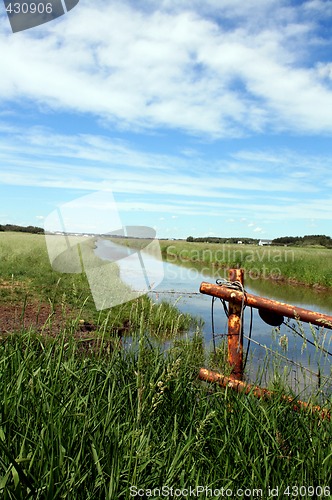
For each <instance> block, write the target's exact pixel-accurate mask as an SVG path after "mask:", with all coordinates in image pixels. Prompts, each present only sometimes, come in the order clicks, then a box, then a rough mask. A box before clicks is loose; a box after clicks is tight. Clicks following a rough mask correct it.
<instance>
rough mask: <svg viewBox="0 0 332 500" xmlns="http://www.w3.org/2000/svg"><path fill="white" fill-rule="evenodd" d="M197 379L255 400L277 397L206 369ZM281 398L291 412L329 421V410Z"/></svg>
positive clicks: (203, 369)
mask: <svg viewBox="0 0 332 500" xmlns="http://www.w3.org/2000/svg"><path fill="white" fill-rule="evenodd" d="M198 378H199V379H200V380H204V381H205V382H211V383H215V384H218V385H220V386H221V387H224V388H226V387H229V388H230V389H233V390H234V391H236V392H244V393H245V394H253V395H254V396H255V397H256V398H259V399H267V398H271V397H274V396H275V397H277V396H278V394H276V393H275V392H273V391H269V390H268V389H264V388H262V387H259V386H256V385H252V384H247V383H245V382H243V381H242V380H235V379H234V378H233V377H232V376H230V377H227V376H226V375H223V374H221V373H217V372H214V371H212V370H207V369H206V368H201V369H200V370H199V373H198ZM281 398H282V399H283V400H284V401H287V402H288V403H290V404H291V405H292V408H293V410H295V411H299V410H301V409H305V410H308V411H312V412H315V413H319V414H320V417H321V418H322V419H328V420H330V418H331V414H330V412H329V410H327V409H325V408H321V407H320V406H314V405H311V404H310V403H307V402H305V401H300V400H299V399H296V400H295V399H294V398H292V397H290V396H285V395H282V396H281Z"/></svg>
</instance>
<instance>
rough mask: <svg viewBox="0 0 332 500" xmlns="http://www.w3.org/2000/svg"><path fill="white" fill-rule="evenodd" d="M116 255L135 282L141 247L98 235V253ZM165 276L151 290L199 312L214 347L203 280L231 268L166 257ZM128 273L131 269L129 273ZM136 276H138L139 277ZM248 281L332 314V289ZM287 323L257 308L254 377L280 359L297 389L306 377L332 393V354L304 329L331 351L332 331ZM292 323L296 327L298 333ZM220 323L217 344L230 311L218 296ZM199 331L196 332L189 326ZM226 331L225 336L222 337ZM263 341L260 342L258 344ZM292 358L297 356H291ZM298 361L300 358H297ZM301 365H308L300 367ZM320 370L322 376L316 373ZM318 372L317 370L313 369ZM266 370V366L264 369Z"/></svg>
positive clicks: (251, 359)
mask: <svg viewBox="0 0 332 500" xmlns="http://www.w3.org/2000/svg"><path fill="white" fill-rule="evenodd" d="M111 249H112V256H113V259H114V255H116V262H117V264H118V265H119V267H120V276H121V277H123V281H126V283H127V284H129V285H131V286H134V285H135V281H134V282H130V279H129V281H128V278H126V276H125V275H126V273H125V270H126V263H125V261H126V257H128V255H133V254H134V253H135V252H136V251H135V250H130V249H128V248H126V247H123V246H120V245H114V243H112V242H110V241H109V240H98V241H97V245H96V250H95V253H96V255H97V256H98V257H100V258H102V259H104V260H108V259H109V255H110V250H111ZM154 264H156V263H154V262H153V258H152V259H151V257H149V261H148V265H150V266H153V265H154ZM163 272H164V278H163V280H162V281H161V282H160V283H159V284H158V285H157V286H156V287H155V288H154V289H153V291H152V292H149V295H150V297H151V298H152V300H154V301H162V300H167V301H168V302H170V303H172V304H174V305H175V306H176V307H177V308H178V309H179V310H180V311H181V312H183V313H189V314H190V315H192V316H194V317H197V318H199V319H200V320H201V321H202V326H201V330H202V334H203V336H204V341H205V345H206V346H207V347H210V348H212V346H213V335H212V318H211V302H212V297H209V296H207V295H202V294H200V293H199V287H200V284H201V282H202V281H206V282H209V283H215V282H216V279H217V278H227V271H226V270H219V273H218V274H217V273H216V272H215V271H214V270H213V268H212V267H211V269H209V268H207V267H206V266H205V267H204V268H203V269H202V268H201V269H200V268H199V267H198V266H197V265H196V266H195V265H194V264H190V263H186V265H185V266H184V265H179V263H178V262H177V261H175V259H174V258H173V259H172V262H167V261H164V262H163ZM127 275H128V273H127ZM135 279H136V278H135ZM244 280H245V282H244V287H245V289H246V291H247V292H248V293H253V294H255V295H260V296H262V297H266V298H269V299H275V300H279V301H282V302H286V303H289V304H292V305H295V306H299V307H303V308H306V309H310V310H313V311H317V312H322V313H325V314H328V315H331V316H332V294H331V293H330V292H326V291H322V290H318V289H313V288H309V287H305V286H300V285H297V286H295V285H292V284H289V283H287V282H278V281H272V280H270V279H257V280H253V279H251V280H250V279H246V277H245V278H244ZM285 322H286V323H287V325H285V324H282V325H281V326H280V328H272V327H271V326H269V325H268V324H266V323H264V321H263V320H262V319H261V318H260V316H259V314H258V311H257V310H256V309H253V311H252V336H251V338H252V341H251V342H250V349H249V356H248V366H247V372H248V374H249V378H250V379H251V380H256V379H257V377H258V376H259V373H260V370H261V369H262V367H263V366H266V363H267V361H268V363H269V364H270V365H271V363H272V364H274V365H275V364H277V367H278V368H277V369H278V370H279V372H280V371H282V372H283V371H284V372H285V373H287V375H286V376H287V380H288V382H289V383H290V385H291V386H292V387H294V390H295V389H296V388H297V389H299V386H300V387H303V386H304V385H305V383H304V380H306V381H307V382H309V380H310V384H311V385H312V384H321V387H322V388H323V390H324V393H325V394H326V393H328V394H331V389H332V382H331V366H332V365H331V360H332V356H330V355H326V354H325V353H324V352H322V351H321V350H319V349H317V348H316V347H315V346H312V345H310V344H309V343H308V342H305V340H304V339H303V338H301V337H300V336H299V334H298V333H300V334H301V335H303V336H305V337H306V338H307V339H309V340H311V341H314V340H315V337H316V339H317V340H318V343H319V344H320V345H322V346H323V347H324V348H325V349H326V350H327V351H329V352H330V353H331V352H332V331H331V330H327V329H325V330H323V329H321V328H318V327H313V326H310V325H307V324H305V323H303V324H302V325H300V326H299V325H297V324H296V322H295V321H294V320H290V321H289V322H288V320H287V318H285ZM250 323H251V318H250V308H245V311H244V335H245V339H244V349H245V350H246V349H247V348H248V345H249V341H248V339H247V338H246V336H248V334H249V330H250ZM292 328H294V329H295V331H296V332H298V333H295V332H294V331H293V330H292ZM214 329H215V334H216V335H218V336H217V337H215V341H216V344H217V345H218V344H219V343H220V342H221V339H222V337H224V336H225V334H226V333H227V316H226V314H225V311H224V308H223V306H222V303H221V301H220V300H215V302H214ZM189 334H193V332H189ZM220 335H222V337H220ZM256 342H258V343H259V344H261V346H260V345H258V344H257V343H256ZM262 346H266V347H267V348H269V349H273V351H274V352H276V353H279V355H280V356H278V355H275V354H274V355H272V354H271V353H270V351H268V350H267V349H266V348H265V347H262ZM285 358H287V359H290V360H291V361H293V363H292V362H288V361H286V359H285ZM294 363H295V364H294ZM299 365H300V366H301V367H303V369H302V368H300V367H299ZM268 371H269V370H267V371H266V370H265V375H264V377H267V378H268ZM319 371H320V374H321V379H320V381H319V377H317V376H316V375H314V374H318V373H319ZM311 372H312V373H311ZM262 373H263V371H262ZM264 382H265V383H266V382H267V380H260V383H264Z"/></svg>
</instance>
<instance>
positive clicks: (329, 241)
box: [272, 234, 332, 248]
mask: <svg viewBox="0 0 332 500" xmlns="http://www.w3.org/2000/svg"><path fill="white" fill-rule="evenodd" d="M272 245H294V246H301V247H303V246H307V245H320V246H322V247H327V248H332V238H331V237H330V236H325V234H312V235H306V236H283V237H281V238H275V239H274V240H273V241H272Z"/></svg>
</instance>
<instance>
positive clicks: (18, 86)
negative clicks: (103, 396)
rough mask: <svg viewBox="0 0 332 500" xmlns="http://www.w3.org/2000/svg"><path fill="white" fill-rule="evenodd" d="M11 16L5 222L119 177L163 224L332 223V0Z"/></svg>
mask: <svg viewBox="0 0 332 500" xmlns="http://www.w3.org/2000/svg"><path fill="white" fill-rule="evenodd" d="M0 16H1V17H0V22H1V25H0V47H1V58H0V75H1V76H0V99H1V106H0V199H1V204H0V223H2V224H3V223H16V224H23V225H28V224H32V225H42V224H43V220H44V218H46V217H47V215H48V214H49V213H50V212H52V211H53V210H54V209H55V208H56V207H57V206H59V205H61V204H63V203H66V202H68V201H71V200H75V199H76V198H79V197H81V196H84V195H86V194H90V193H94V192H98V191H107V192H110V193H113V195H114V199H115V201H116V204H117V207H118V210H119V214H120V217H121V221H122V223H123V224H124V225H126V224H127V225H136V224H139V225H147V226H151V227H154V228H155V229H156V230H157V235H158V236H159V237H174V238H186V237H187V236H189V235H192V236H202V235H212V236H241V237H243V236H248V237H249V236H251V237H256V238H260V237H264V238H274V237H278V236H285V235H293V236H296V235H304V234H328V235H332V224H331V219H332V197H331V189H332V173H331V172H332V141H331V136H332V29H331V28H332V1H331V0H307V1H302V2H301V1H290V0H288V1H287V0H246V1H245V2H244V1H243V0H241V1H240V0H177V1H175V0H172V1H171V0H158V1H154V0H145V1H132V0H127V1H126V0H121V1H113V0H93V1H91V0H80V2H79V4H78V5H77V6H76V7H75V8H74V9H73V10H71V11H70V12H68V13H67V14H66V15H64V16H61V17H59V18H58V19H57V20H54V21H52V22H49V23H46V24H44V25H41V26H39V27H35V28H32V29H29V30H25V31H22V32H18V33H12V31H11V29H10V24H9V21H8V19H7V16H6V12H5V8H4V5H3V3H1V5H0Z"/></svg>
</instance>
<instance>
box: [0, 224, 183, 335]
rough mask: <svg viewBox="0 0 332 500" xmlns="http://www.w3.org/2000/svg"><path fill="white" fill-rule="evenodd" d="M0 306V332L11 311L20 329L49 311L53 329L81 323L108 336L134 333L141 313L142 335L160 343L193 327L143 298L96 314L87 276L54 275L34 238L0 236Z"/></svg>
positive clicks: (168, 309) (39, 240) (39, 241)
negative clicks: (2, 322) (20, 318)
mask: <svg viewBox="0 0 332 500" xmlns="http://www.w3.org/2000/svg"><path fill="white" fill-rule="evenodd" d="M95 259H96V260H97V257H95ZM0 305H3V306H4V307H3V308H2V309H1V308H0V331H1V330H2V329H1V320H3V319H4V318H2V316H1V311H6V314H7V315H8V314H14V312H11V311H13V310H14V309H13V307H14V306H15V314H16V315H18V316H20V315H21V316H22V321H21V324H20V325H19V326H21V325H22V326H24V321H23V319H24V315H29V316H33V315H35V317H37V316H38V315H39V314H40V311H42V312H43V311H45V310H46V309H47V311H48V315H49V316H50V321H51V320H54V321H53V324H55V323H56V322H57V324H60V319H61V324H65V325H66V324H67V323H69V324H71V323H73V322H74V323H77V322H78V321H84V322H86V323H89V324H92V325H93V328H94V329H95V330H96V333H102V334H103V335H105V332H107V333H108V335H110V336H112V335H113V334H114V332H115V331H116V330H119V329H122V330H124V329H125V330H126V333H135V331H137V330H138V329H139V325H140V321H141V317H142V314H143V317H144V324H145V325H146V331H147V332H148V333H149V334H151V335H156V336H159V337H161V338H165V337H173V336H176V335H177V334H178V333H179V332H183V331H187V330H188V328H189V327H190V325H191V324H192V318H190V316H189V315H185V314H180V313H179V311H178V310H177V309H176V308H175V307H173V306H172V305H170V304H168V303H167V302H158V303H153V302H152V301H151V300H150V299H149V298H148V297H146V296H143V297H140V298H138V299H136V300H132V301H130V302H126V303H124V304H121V305H118V306H116V307H113V308H111V309H107V310H102V311H99V312H98V311H96V308H95V305H94V302H93V298H92V295H91V291H90V288H89V283H88V280H87V278H86V275H85V274H84V273H81V274H70V273H69V274H65V273H60V272H56V271H54V270H53V269H52V267H51V265H50V262H49V258H48V253H47V248H46V243H45V237H44V236H43V235H33V234H22V233H9V232H5V233H0ZM5 306H7V308H6V307H5ZM46 306H47V307H46ZM11 308H12V309H11ZM44 316H45V314H44ZM33 319H34V318H32V317H30V320H31V321H32V320H33ZM55 320H56V321H55ZM44 321H45V318H44Z"/></svg>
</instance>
